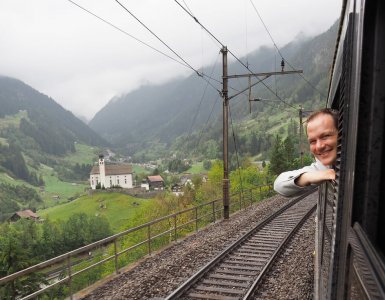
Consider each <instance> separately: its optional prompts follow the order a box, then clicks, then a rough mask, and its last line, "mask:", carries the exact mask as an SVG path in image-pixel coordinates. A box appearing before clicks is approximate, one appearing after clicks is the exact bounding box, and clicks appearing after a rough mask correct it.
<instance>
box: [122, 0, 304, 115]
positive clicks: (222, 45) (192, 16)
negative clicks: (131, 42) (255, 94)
mask: <svg viewBox="0 0 385 300" xmlns="http://www.w3.org/2000/svg"><path fill="white" fill-rule="evenodd" d="M115 1H117V0H115ZM174 1H175V2H176V3H177V4H178V5H179V6H180V7H181V8H182V9H183V10H184V11H185V12H186V13H187V14H188V15H189V16H190V17H191V18H193V19H194V21H195V22H196V23H198V24H199V25H200V26H201V27H202V28H203V29H204V30H205V31H206V32H207V33H208V34H209V35H210V36H211V37H213V38H214V39H215V40H216V41H217V42H218V43H219V44H220V45H221V47H222V48H224V47H225V45H224V44H223V43H222V42H221V41H220V40H219V39H218V38H217V37H216V36H215V35H214V34H212V33H211V32H210V31H209V30H208V29H207V28H206V27H205V26H204V25H203V24H202V23H201V22H199V20H198V19H197V18H196V17H195V16H194V15H192V14H191V13H190V12H189V11H188V10H187V9H186V8H185V7H183V5H181V4H180V3H179V2H178V0H174ZM228 52H229V53H230V54H231V55H232V56H233V57H234V58H235V59H236V60H237V61H238V62H239V63H240V64H241V65H242V66H244V67H245V68H246V69H247V70H248V71H249V72H250V73H251V74H253V73H254V72H252V71H251V70H250V69H249V67H248V66H247V65H245V64H244V63H243V62H242V61H241V60H240V59H239V58H238V57H237V56H236V55H235V54H234V53H233V52H232V51H230V50H229V49H228ZM255 77H256V78H258V79H259V77H258V76H255ZM261 83H262V84H263V85H264V86H265V87H266V88H267V89H268V90H269V91H270V92H271V93H272V94H274V95H275V96H276V97H277V98H278V99H279V100H280V101H282V102H283V103H285V104H286V105H288V106H290V107H292V108H294V109H297V108H296V107H295V106H293V105H291V104H290V103H288V102H286V101H284V100H283V99H282V98H281V97H279V96H278V95H277V94H276V93H274V91H273V90H272V89H271V88H270V87H269V86H267V85H266V84H265V83H264V82H263V81H261Z"/></svg>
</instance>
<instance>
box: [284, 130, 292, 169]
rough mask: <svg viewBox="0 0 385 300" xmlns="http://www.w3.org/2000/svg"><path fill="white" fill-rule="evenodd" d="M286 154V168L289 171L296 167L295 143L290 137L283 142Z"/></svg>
mask: <svg viewBox="0 0 385 300" xmlns="http://www.w3.org/2000/svg"><path fill="white" fill-rule="evenodd" d="M283 147H284V152H285V159H286V164H285V166H286V168H287V169H288V170H291V169H293V168H294V167H295V166H294V159H295V149H294V143H293V139H292V138H291V136H290V135H288V136H287V138H286V139H285V140H284V142H283Z"/></svg>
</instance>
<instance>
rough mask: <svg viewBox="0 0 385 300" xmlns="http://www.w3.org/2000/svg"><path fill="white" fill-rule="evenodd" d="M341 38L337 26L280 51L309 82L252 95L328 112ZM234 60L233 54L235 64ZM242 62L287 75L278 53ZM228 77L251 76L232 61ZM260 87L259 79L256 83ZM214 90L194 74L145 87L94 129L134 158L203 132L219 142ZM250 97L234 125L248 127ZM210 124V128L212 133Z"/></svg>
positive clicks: (283, 82)
mask: <svg viewBox="0 0 385 300" xmlns="http://www.w3.org/2000/svg"><path fill="white" fill-rule="evenodd" d="M336 34H337V22H336V23H335V24H334V25H333V26H332V27H331V28H330V29H329V30H328V31H327V32H325V33H323V34H320V35H318V36H316V37H313V38H299V39H297V40H295V41H293V42H291V43H289V44H288V45H286V46H285V47H283V48H282V49H280V53H282V55H283V57H284V58H285V60H286V66H285V70H292V69H293V68H292V67H291V66H294V68H295V69H303V76H302V77H301V76H298V75H285V76H272V77H271V78H269V79H267V80H265V81H264V83H265V85H263V84H258V85H257V86H255V87H254V88H253V89H252V95H254V97H255V96H257V97H258V98H263V99H272V100H277V97H276V96H275V93H277V94H278V95H279V97H280V98H281V99H283V100H284V101H285V102H287V103H289V104H290V105H291V106H293V107H294V106H295V107H298V106H299V104H302V105H304V106H305V107H307V108H315V107H319V106H322V105H323V104H324V103H325V100H326V94H327V86H328V72H329V70H330V66H331V62H332V56H333V51H334V44H335V41H336ZM230 58H232V57H231V55H230V53H229V60H230ZM219 61H220V60H219ZM241 61H242V62H244V64H246V63H247V64H248V65H249V69H250V70H252V71H253V72H269V71H270V72H271V71H278V70H280V69H281V67H280V63H281V57H280V55H279V54H277V51H276V50H275V49H274V48H269V47H261V48H259V49H258V50H256V51H254V52H252V53H250V54H249V55H248V56H247V57H243V58H241ZM289 64H290V65H289ZM212 70H214V71H213V72H212ZM221 72H222V71H221V66H220V65H215V66H214V65H212V66H207V67H206V68H205V74H208V75H209V76H210V77H213V78H218V79H219V81H220V80H221ZM211 73H212V75H211ZM228 73H229V74H245V73H248V70H246V68H244V67H243V66H242V65H241V64H240V63H239V62H237V61H235V60H234V59H233V60H232V61H229V71H228ZM304 78H305V79H304ZM255 81H256V79H255V78H253V79H252V82H255ZM210 84H211V85H212V86H214V87H215V88H216V89H215V88H212V86H208V84H207V82H206V81H204V80H202V78H200V77H198V76H197V74H195V73H194V74H192V75H191V76H189V77H187V78H178V79H175V80H172V81H170V82H168V83H166V84H163V85H147V86H142V87H140V88H138V89H137V90H135V91H133V92H131V93H128V94H126V95H123V96H120V97H115V98H114V99H113V100H111V101H110V102H109V103H108V104H107V105H106V106H105V107H104V108H103V109H102V110H100V111H99V112H98V113H97V114H96V115H95V117H94V118H93V119H92V120H91V121H90V123H89V126H90V127H91V128H93V129H94V130H95V131H97V132H99V133H100V134H101V135H102V136H103V137H104V138H105V139H107V140H108V141H109V142H111V143H113V144H114V145H118V146H124V147H128V148H131V153H130V151H129V153H130V154H133V152H137V151H141V150H143V149H144V148H146V147H147V148H148V147H149V143H152V144H153V143H164V144H166V145H170V144H171V143H174V141H175V140H176V139H178V138H179V137H181V136H182V135H185V136H190V135H191V134H192V132H195V133H197V132H199V131H202V132H204V134H205V135H206V137H204V139H206V140H209V139H213V140H215V141H218V138H220V135H219V133H220V131H221V126H222V123H221V118H222V105H221V102H222V100H221V98H220V96H219V93H218V91H220V90H221V89H222V87H221V84H220V83H218V82H216V81H210ZM247 85H248V83H247V79H232V80H230V81H229V95H230V96H231V95H233V94H235V93H237V91H240V90H242V89H243V88H246V87H247ZM267 86H268V87H269V88H267ZM247 95H248V92H245V93H243V94H242V95H241V96H239V97H238V98H235V99H233V100H231V102H230V103H231V114H232V118H234V120H237V121H246V120H248V119H249V118H250V116H249V113H248V110H249V104H248V103H247V99H248V98H247V97H248V96H247ZM270 104H271V103H270ZM252 105H253V109H254V110H255V113H257V112H260V113H261V114H262V116H263V113H265V115H266V113H268V114H271V113H274V114H275V113H276V112H273V111H272V109H269V105H267V104H266V105H265V104H262V105H259V106H258V105H254V104H252ZM276 106H277V107H278V108H279V109H282V110H285V109H288V106H287V105H285V104H283V103H278V104H277V105H276ZM254 115H255V114H254ZM297 115H298V112H297ZM266 116H267V117H269V115H266ZM208 120H209V121H210V125H211V126H210V128H208V127H207V124H208ZM284 125H285V124H282V126H284ZM208 132H210V134H209V135H208V134H207V133H208Z"/></svg>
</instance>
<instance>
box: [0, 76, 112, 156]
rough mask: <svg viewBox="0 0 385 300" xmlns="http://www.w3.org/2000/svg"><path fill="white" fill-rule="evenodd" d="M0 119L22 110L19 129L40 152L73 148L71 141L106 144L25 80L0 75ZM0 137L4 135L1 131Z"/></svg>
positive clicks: (63, 150) (59, 153)
mask: <svg viewBox="0 0 385 300" xmlns="http://www.w3.org/2000/svg"><path fill="white" fill-rule="evenodd" d="M0 106H1V110H0V118H3V117H5V116H6V115H15V114H17V113H18V112H20V111H26V113H27V117H26V118H23V119H22V121H21V123H20V132H21V133H23V134H24V135H26V136H27V137H30V138H32V139H33V140H34V141H35V142H36V143H37V144H38V145H39V147H40V148H41V150H42V151H43V152H46V153H50V154H56V155H61V154H65V153H66V152H68V151H73V150H74V148H73V147H74V142H82V143H85V144H88V145H106V144H107V142H106V141H105V140H104V139H102V138H101V137H100V136H99V135H98V134H97V133H95V132H94V131H93V130H92V129H90V128H89V127H88V126H87V125H86V124H84V123H83V122H82V121H80V120H79V119H78V118H76V117H75V116H74V115H73V114H72V113H71V112H69V111H67V110H65V109H64V108H63V107H62V106H60V105H59V104H58V103H56V102H55V101H54V100H53V99H51V98H50V97H48V96H46V95H44V94H42V93H39V92H38V91H36V90H35V89H33V88H32V87H30V86H28V85H26V84H25V83H23V82H21V81H19V80H17V79H13V78H9V77H4V76H0ZM1 133H2V134H1V136H3V137H7V135H9V134H8V133H7V132H4V131H2V132H1Z"/></svg>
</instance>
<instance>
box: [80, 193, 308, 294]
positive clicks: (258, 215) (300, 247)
mask: <svg viewBox="0 0 385 300" xmlns="http://www.w3.org/2000/svg"><path fill="white" fill-rule="evenodd" d="M287 202H288V199H287V198H284V197H281V196H279V195H276V196H273V197H271V198H269V199H266V200H264V201H262V202H259V203H257V204H255V205H253V206H251V207H249V208H247V209H244V210H242V211H240V212H237V213H236V214H234V215H232V216H230V218H229V220H222V221H219V222H217V223H215V224H212V225H209V226H208V227H206V228H205V229H202V230H200V231H198V232H197V233H195V234H193V235H191V236H189V237H187V238H185V239H183V240H181V241H177V242H175V243H173V244H172V245H171V246H169V247H167V248H166V249H164V250H162V251H159V252H158V253H156V254H153V255H152V256H150V257H146V258H145V259H143V260H141V261H140V262H139V263H137V264H135V265H134V266H133V267H129V268H127V270H126V271H125V272H124V273H122V274H120V275H116V276H113V277H112V278H111V280H108V281H106V280H105V282H103V284H101V283H98V284H96V285H94V286H93V287H92V288H89V289H87V290H85V291H82V292H80V293H78V294H77V295H76V296H75V298H76V299H162V298H164V297H166V296H167V295H169V294H170V293H171V292H172V291H173V290H175V289H176V288H177V287H178V286H180V285H181V284H182V283H183V282H184V281H186V280H187V279H188V278H189V277H190V276H192V275H193V274H194V273H195V272H197V271H198V270H200V269H201V268H202V267H203V266H204V265H205V264H207V263H208V262H209V261H210V260H211V259H213V258H214V257H215V256H216V255H217V254H218V253H220V252H221V251H223V250H224V249H225V248H226V247H228V246H229V245H230V244H232V243H233V242H234V241H235V240H236V239H238V238H239V237H240V236H241V235H242V234H244V233H245V232H247V231H248V230H250V229H251V228H252V227H253V226H255V225H256V224H257V223H259V222H260V221H261V220H262V219H263V218H265V217H266V216H267V215H270V214H271V213H273V212H274V211H275V210H277V209H278V208H279V207H281V206H282V205H284V204H285V203H287ZM314 227H315V223H314V217H311V218H310V220H308V221H307V222H306V223H305V224H304V226H303V227H302V228H301V229H300V230H299V231H298V233H297V235H296V236H295V238H294V240H293V241H291V242H290V243H289V245H288V247H289V248H288V250H287V251H285V252H283V253H282V254H281V256H280V259H279V260H278V263H276V264H275V265H274V266H273V268H272V270H271V272H270V273H271V274H272V276H271V277H269V279H268V280H265V282H263V284H262V286H261V289H260V290H259V291H258V294H257V295H256V297H257V299H312V290H313V251H314ZM270 278H271V279H270Z"/></svg>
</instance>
